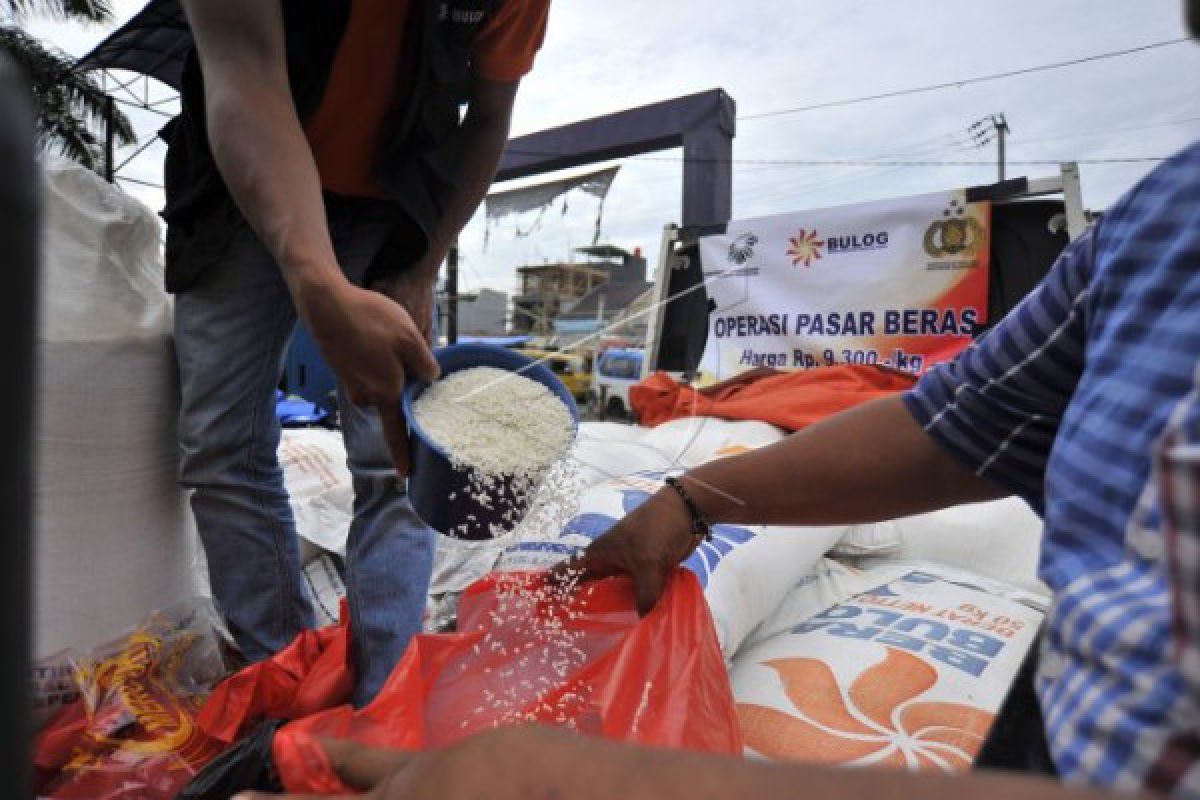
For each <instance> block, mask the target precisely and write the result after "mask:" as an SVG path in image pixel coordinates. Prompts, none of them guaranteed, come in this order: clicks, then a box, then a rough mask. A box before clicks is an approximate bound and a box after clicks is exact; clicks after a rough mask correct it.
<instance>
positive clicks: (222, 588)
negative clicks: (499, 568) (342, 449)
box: [175, 208, 436, 705]
mask: <svg viewBox="0 0 1200 800" xmlns="http://www.w3.org/2000/svg"><path fill="white" fill-rule="evenodd" d="M335 211H336V209H335V208H331V213H330V233H331V234H332V236H333V240H334V248H335V250H336V252H337V256H338V260H339V262H340V263H341V265H342V269H343V271H345V272H346V274H347V277H349V278H350V279H351V280H352V281H355V282H356V283H360V284H361V282H362V280H363V276H364V275H365V274H366V271H367V268H368V266H369V265H370V264H371V262H372V260H373V259H374V258H375V255H376V254H377V252H378V251H379V248H380V245H381V243H382V241H383V239H384V238H385V237H386V236H387V233H388V231H389V226H388V224H387V222H386V221H385V220H382V219H380V218H378V217H375V218H372V216H371V215H370V214H353V213H341V214H339V213H335ZM295 327H296V311H295V308H294V306H293V305H292V300H291V296H290V295H289V294H288V291H287V287H286V285H285V284H284V281H283V278H282V276H281V274H280V271H279V268H278V267H277V266H276V264H275V262H274V260H273V259H272V258H271V256H270V254H269V253H268V252H267V250H266V249H265V248H264V247H263V246H262V244H261V243H260V242H259V240H258V238H257V237H256V236H255V234H254V233H253V232H252V231H251V230H250V229H249V228H245V227H244V228H243V229H242V230H241V231H239V233H238V234H237V236H236V237H235V238H234V240H233V242H232V243H231V245H230V247H229V251H228V253H227V254H226V256H225V258H223V259H222V260H221V261H220V263H219V264H218V265H214V266H213V267H211V268H210V269H208V270H207V271H206V272H204V273H203V274H202V275H201V276H200V278H199V280H197V282H196V283H195V284H194V285H192V286H191V287H189V288H188V289H187V290H186V291H184V292H181V293H180V294H179V295H177V297H176V302H175V347H176V351H177V355H178V359H179V368H180V381H181V387H182V410H181V414H180V421H179V438H180V442H181V446H182V464H181V482H182V483H183V485H184V486H185V487H186V488H188V489H192V490H193V493H192V500H191V502H192V511H193V513H194V514H195V517H196V526H197V528H198V530H199V533H200V539H201V541H202V543H203V545H204V550H205V554H206V556H207V558H208V567H209V573H210V576H211V578H210V579H211V583H212V591H213V598H214V600H215V602H216V605H217V608H218V610H219V611H220V612H221V615H222V616H223V618H224V619H225V621H226V624H227V625H228V627H229V630H230V632H231V633H232V634H233V636H234V639H235V640H236V641H237V643H238V645H239V646H240V647H241V649H242V650H243V652H244V653H245V655H246V656H247V657H248V658H250V659H251V660H253V661H258V660H261V659H263V658H266V657H267V656H269V655H271V654H273V653H275V652H276V651H278V650H279V649H280V648H282V647H283V646H284V645H286V644H288V643H289V642H290V641H291V640H292V639H293V638H295V636H296V634H298V633H299V632H300V631H301V630H303V629H305V628H308V627H311V626H312V625H313V612H312V607H311V605H310V603H309V599H308V597H307V595H306V593H305V590H304V588H303V583H302V580H301V574H300V566H301V565H300V562H299V553H298V548H297V543H296V527H295V521H294V520H293V518H292V511H291V507H290V506H289V505H288V496H287V492H286V490H285V489H284V485H283V470H282V469H281V468H280V466H279V462H278V459H277V457H276V450H277V448H278V446H279V438H280V426H279V421H278V419H277V418H276V416H275V402H274V392H275V387H276V386H277V385H278V384H279V380H280V377H281V375H282V372H283V363H284V358H285V355H286V353H287V349H288V344H289V342H290V341H291V337H292V333H293V331H294V329H295ZM338 402H339V405H340V411H341V417H342V429H343V433H344V435H345V441H346V450H347V453H348V459H347V461H348V465H349V468H350V473H351V475H352V476H353V481H354V521H353V523H352V525H351V527H350V534H349V539H348V541H347V545H346V589H347V594H348V598H349V601H350V621H351V630H352V633H353V637H352V638H353V655H354V659H355V667H356V670H357V675H358V681H357V684H356V687H355V692H354V698H353V699H354V702H355V703H356V704H358V705H362V704H364V703H366V702H367V701H369V700H370V699H371V698H372V697H374V696H375V694H376V692H378V690H379V688H380V687H381V686H382V685H383V683H384V681H385V680H386V679H387V677H388V675H389V674H390V673H391V671H392V668H393V667H394V666H395V665H396V662H397V661H398V660H399V659H400V656H401V655H403V653H404V649H405V647H407V645H408V641H409V639H410V638H411V637H412V636H413V634H414V633H416V632H417V631H418V630H419V629H420V625H421V615H422V613H423V611H424V608H425V598H426V592H427V590H428V587H429V578H430V573H431V571H432V567H433V550H434V536H436V534H435V533H434V532H433V531H432V530H431V529H430V528H428V527H427V526H426V525H425V524H424V523H423V522H422V521H421V520H420V518H419V517H417V515H416V513H415V512H414V511H413V509H412V505H411V504H410V503H409V501H408V497H407V495H406V494H405V493H404V492H403V491H402V489H400V488H398V485H397V481H396V474H395V470H394V469H393V466H392V460H391V456H390V454H389V452H388V449H387V446H386V444H385V442H384V439H383V434H382V428H381V426H380V422H379V417H378V415H377V414H376V412H375V411H374V410H372V409H366V408H361V407H358V406H355V405H353V404H351V403H350V402H349V401H348V400H347V399H346V397H345V395H344V394H343V393H342V392H341V391H339V392H338Z"/></svg>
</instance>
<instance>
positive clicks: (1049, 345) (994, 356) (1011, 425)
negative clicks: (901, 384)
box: [904, 228, 1095, 513]
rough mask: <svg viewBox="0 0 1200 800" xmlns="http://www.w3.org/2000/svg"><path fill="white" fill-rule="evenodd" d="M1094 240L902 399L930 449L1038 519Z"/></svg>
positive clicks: (1080, 325)
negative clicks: (932, 444)
mask: <svg viewBox="0 0 1200 800" xmlns="http://www.w3.org/2000/svg"><path fill="white" fill-rule="evenodd" d="M1094 233H1095V229H1094V228H1093V230H1091V231H1089V232H1088V233H1086V234H1085V235H1083V236H1081V237H1080V238H1079V239H1076V240H1075V241H1074V242H1072V243H1071V244H1070V245H1068V246H1067V248H1066V249H1065V250H1064V251H1063V252H1062V254H1061V255H1060V256H1059V257H1058V260H1057V261H1056V262H1055V264H1054V266H1053V267H1052V268H1051V270H1050V272H1049V274H1048V275H1047V276H1046V278H1045V279H1044V280H1043V281H1042V283H1041V284H1040V285H1039V286H1038V287H1037V288H1036V289H1035V290H1034V291H1033V292H1031V293H1030V294H1029V295H1028V296H1027V297H1026V298H1025V299H1024V301H1022V302H1021V304H1020V305H1018V306H1017V307H1016V308H1015V309H1013V310H1012V312H1011V313H1009V314H1008V316H1007V317H1005V318H1004V319H1003V320H1001V321H1000V322H999V324H997V325H996V327H994V328H993V329H992V330H991V331H989V332H988V333H987V335H985V336H984V337H982V338H981V339H980V340H978V341H977V342H975V344H973V345H972V346H971V347H970V348H968V349H967V350H965V351H964V352H963V353H962V354H961V355H960V356H959V357H958V358H957V359H955V360H954V361H951V362H947V363H945V364H940V365H938V366H936V367H934V368H933V369H931V370H930V371H929V372H927V373H926V374H925V376H924V377H923V378H922V379H921V380H920V382H918V383H917V385H916V386H915V387H913V389H912V390H911V391H910V392H909V393H908V394H907V395H906V396H905V398H904V402H905V405H906V406H907V407H908V410H909V413H911V414H912V415H913V417H914V418H915V419H916V420H917V422H918V423H920V425H921V426H922V427H923V428H924V429H925V431H926V432H928V433H929V435H930V436H932V437H933V438H934V440H935V441H937V442H938V443H939V444H940V445H941V446H943V447H944V448H946V449H947V450H948V451H949V452H950V453H951V454H952V455H954V456H955V457H956V458H958V459H960V460H961V461H963V462H964V463H966V464H967V465H968V466H970V467H971V469H973V470H974V471H975V472H976V474H978V475H980V476H982V477H985V478H988V479H989V480H992V481H994V482H995V483H997V484H999V485H1001V486H1003V487H1004V488H1006V489H1008V490H1010V491H1012V492H1014V493H1016V494H1018V495H1020V496H1021V497H1023V498H1024V499H1025V500H1026V501H1028V502H1029V504H1030V505H1031V506H1033V507H1034V508H1035V509H1037V510H1038V512H1039V513H1040V512H1041V511H1042V510H1043V507H1044V497H1043V481H1044V474H1045V469H1046V461H1047V459H1048V458H1049V455H1050V448H1051V446H1052V445H1053V444H1054V437H1055V435H1056V434H1057V432H1058V426H1059V423H1060V422H1061V420H1062V415H1063V412H1064V411H1065V410H1066V407H1067V403H1068V401H1069V400H1070V399H1071V395H1072V394H1073V393H1074V391H1075V386H1076V384H1077V383H1078V382H1079V376H1080V374H1081V373H1082V371H1083V362H1084V342H1085V333H1086V330H1085V326H1086V319H1085V314H1086V305H1085V304H1086V301H1087V293H1088V285H1089V280H1090V277H1091V274H1092V253H1093V241H1094Z"/></svg>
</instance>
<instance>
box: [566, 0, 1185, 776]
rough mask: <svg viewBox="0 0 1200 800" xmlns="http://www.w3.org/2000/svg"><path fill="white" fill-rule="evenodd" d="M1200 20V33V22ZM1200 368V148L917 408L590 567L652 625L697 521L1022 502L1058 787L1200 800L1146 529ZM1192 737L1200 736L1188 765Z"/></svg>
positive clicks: (1156, 521)
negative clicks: (1163, 442)
mask: <svg viewBox="0 0 1200 800" xmlns="http://www.w3.org/2000/svg"><path fill="white" fill-rule="evenodd" d="M1187 11H1188V19H1189V24H1190V25H1191V26H1192V28H1193V33H1195V31H1196V29H1197V27H1198V26H1200V2H1197V0H1191V2H1189V3H1188V5H1187ZM1198 361H1200V142H1198V143H1196V144H1193V145H1192V146H1190V147H1188V148H1186V149H1184V150H1183V151H1182V152H1180V153H1179V154H1177V155H1175V156H1174V157H1172V158H1170V159H1168V160H1167V161H1165V162H1164V163H1162V164H1161V165H1159V166H1158V167H1157V168H1156V169H1155V170H1154V171H1152V172H1151V173H1150V174H1149V175H1148V176H1146V177H1145V178H1144V179H1143V180H1142V181H1141V182H1140V183H1138V184H1137V185H1136V186H1135V187H1134V188H1133V189H1132V190H1130V191H1129V192H1128V194H1126V195H1125V196H1124V197H1123V198H1121V200H1120V201H1118V202H1117V203H1116V205H1114V206H1113V207H1112V208H1111V209H1110V210H1109V211H1108V212H1107V213H1106V214H1105V215H1104V217H1103V219H1101V220H1100V221H1099V222H1097V223H1096V224H1095V225H1094V226H1093V227H1092V228H1091V229H1090V230H1089V231H1088V232H1087V233H1086V234H1085V235H1083V236H1081V237H1080V238H1079V239H1077V240H1076V241H1074V242H1072V243H1071V244H1070V245H1069V246H1068V247H1067V249H1066V250H1065V251H1064V252H1063V253H1062V255H1061V256H1060V257H1059V259H1058V260H1057V262H1056V263H1055V265H1054V266H1053V268H1052V269H1051V271H1050V273H1049V274H1048V275H1047V277H1046V278H1045V280H1044V281H1043V282H1042V283H1041V285H1040V286H1039V287H1038V288H1037V289H1036V290H1035V291H1034V292H1032V293H1031V294H1030V295H1029V296H1028V297H1027V298H1025V300H1024V301H1023V302H1022V303H1021V304H1020V305H1019V306H1018V307H1017V308H1016V309H1015V310H1014V311H1013V312H1012V313H1010V314H1009V315H1008V316H1007V317H1006V318H1005V319H1003V320H1002V321H1001V322H1000V323H999V324H998V325H997V326H996V327H995V328H994V329H993V330H992V331H990V332H989V333H988V334H987V335H986V336H984V337H982V338H981V339H980V340H978V341H977V342H976V343H975V344H974V345H973V346H972V347H970V348H968V349H967V350H966V351H965V352H964V353H962V354H961V356H960V357H959V358H957V359H956V360H955V361H952V362H949V363H946V364H943V365H940V366H938V367H935V368H934V369H932V370H930V371H929V372H928V373H927V374H926V375H925V376H924V377H923V378H922V380H921V381H920V382H919V383H918V384H917V386H916V387H915V388H914V389H913V390H912V391H911V392H909V393H907V394H905V395H903V396H898V397H895V398H888V399H883V400H878V401H875V402H872V403H869V404H866V405H864V406H860V407H858V408H856V409H853V410H851V411H849V412H846V413H844V414H841V415H838V416H836V417H833V418H831V419H828V420H826V421H825V422H823V423H821V424H818V425H815V426H813V427H811V428H808V429H806V430H804V431H802V432H800V433H797V434H795V435H793V436H792V437H790V438H789V439H787V440H785V441H784V442H781V443H780V444H777V445H775V446H773V447H770V448H765V449H762V450H758V451H754V452H752V453H747V454H744V455H741V456H737V457H734V458H728V459H724V460H722V461H718V462H714V463H711V464H707V465H704V466H701V467H699V468H697V469H695V470H692V471H691V472H689V473H687V474H685V475H684V476H682V477H681V479H680V482H681V485H682V486H683V487H684V492H683V493H682V494H681V493H680V492H679V491H677V490H674V489H672V488H669V487H664V489H663V490H662V491H661V492H660V493H659V494H658V495H656V496H655V498H654V499H653V500H651V501H649V502H647V503H646V504H645V505H643V506H641V507H640V508H638V509H637V510H636V511H634V512H633V513H631V514H630V515H629V516H627V517H626V518H625V519H624V520H622V522H621V523H619V524H618V525H617V526H615V527H614V528H613V529H612V530H610V531H609V532H608V533H607V534H606V535H605V536H603V537H601V538H600V539H598V540H596V541H595V542H594V543H593V545H592V546H591V547H590V548H589V549H588V551H587V552H586V553H585V554H584V555H583V557H582V559H581V560H579V561H577V562H576V563H574V564H573V565H571V569H580V568H582V569H584V570H586V571H587V572H588V573H590V574H592V575H608V574H613V573H629V574H631V575H632V576H633V578H634V582H635V584H636V586H637V590H638V598H639V604H640V605H641V607H642V608H643V610H645V609H648V608H649V607H651V606H652V605H653V604H654V602H655V601H656V600H657V598H658V596H659V594H660V592H661V589H662V584H663V580H664V577H665V575H666V572H667V570H668V569H669V568H670V567H672V566H673V565H674V564H676V563H677V562H678V561H679V560H680V559H681V558H682V557H684V556H686V555H687V553H689V552H690V549H691V547H692V543H693V538H694V537H693V526H694V520H693V516H694V514H695V513H697V512H698V513H699V514H701V515H702V516H703V517H704V518H705V519H707V520H709V521H712V522H718V521H719V522H728V523H742V524H746V523H767V524H770V523H778V524H784V523H788V524H813V525H820V524H834V523H851V522H854V523H857V522H870V521H875V520H883V519H888V518H893V517H898V516H904V515H908V514H915V513H919V512H924V511H930V510H933V509H937V508H942V507H945V506H948V505H952V504H957V503H964V502H971V501H979V500H987V499H995V498H999V497H1003V496H1008V495H1012V494H1016V495H1018V496H1020V497H1022V498H1023V499H1024V500H1025V501H1026V502H1028V503H1029V505H1030V506H1031V507H1033V508H1034V509H1035V510H1036V511H1037V512H1038V513H1039V514H1041V515H1042V517H1043V519H1044V538H1043V546H1042V552H1041V561H1040V568H1039V574H1040V577H1041V578H1042V579H1043V580H1044V581H1045V582H1046V583H1047V584H1048V585H1049V586H1050V588H1051V589H1052V590H1053V592H1054V604H1053V607H1052V609H1051V611H1050V613H1049V615H1048V617H1047V620H1046V625H1045V633H1044V636H1043V642H1042V646H1041V655H1040V659H1039V664H1038V670H1037V674H1036V680H1035V686H1036V689H1037V695H1038V698H1039V700H1040V706H1041V711H1042V713H1043V715H1044V725H1045V733H1046V744H1047V745H1048V748H1049V755H1050V759H1049V760H1050V761H1051V762H1052V769H1053V770H1055V771H1056V772H1057V773H1058V774H1059V775H1060V776H1061V777H1062V778H1063V779H1065V780H1068V781H1072V782H1080V783H1087V784H1091V785H1095V786H1104V787H1114V788H1121V789H1138V788H1149V789H1155V790H1159V791H1168V792H1169V791H1178V792H1182V793H1184V794H1189V795H1192V796H1200V766H1193V764H1197V765H1200V760H1198V759H1200V724H1198V719H1197V717H1196V716H1195V715H1194V714H1192V713H1191V711H1190V708H1191V707H1190V705H1189V703H1188V702H1185V701H1187V700H1189V699H1190V697H1193V696H1195V697H1197V698H1200V670H1192V671H1190V672H1189V671H1188V670H1185V669H1183V668H1181V666H1180V663H1179V661H1178V659H1177V658H1176V657H1175V653H1174V650H1173V648H1172V644H1171V641H1172V640H1171V630H1172V618H1171V601H1170V598H1171V586H1170V581H1171V573H1170V571H1169V570H1168V569H1166V567H1165V566H1164V552H1165V547H1164V536H1163V531H1162V525H1161V518H1162V517H1163V512H1162V509H1161V507H1160V506H1161V503H1160V504H1159V506H1157V507H1152V508H1150V509H1149V511H1147V512H1146V513H1145V514H1144V515H1143V516H1142V517H1141V518H1139V520H1138V521H1139V523H1140V524H1133V523H1134V519H1133V516H1134V510H1135V508H1136V507H1137V505H1138V499H1139V497H1141V496H1142V495H1143V493H1144V492H1145V491H1146V487H1147V484H1148V481H1149V479H1150V476H1151V465H1152V455H1153V452H1154V445H1155V443H1156V442H1157V441H1158V440H1159V438H1160V437H1161V436H1162V434H1163V431H1164V427H1165V426H1166V424H1167V421H1168V418H1169V416H1170V414H1171V413H1172V409H1174V408H1175V407H1176V406H1177V405H1178V404H1179V403H1180V402H1181V401H1182V400H1183V399H1184V398H1185V397H1186V396H1187V395H1188V393H1189V392H1190V391H1191V390H1192V388H1193V382H1194V377H1195V373H1196V370H1197V364H1198ZM1197 491H1200V487H1197ZM689 505H690V506H694V508H689ZM1197 535H1198V536H1200V532H1198V533H1197ZM1197 591H1200V587H1197ZM1181 732H1187V733H1188V734H1190V736H1191V738H1190V740H1188V743H1187V745H1186V746H1185V747H1182V749H1181V745H1180V744H1179V742H1180V737H1179V734H1180V733H1181ZM1168 742H1174V744H1173V745H1172V751H1171V752H1172V755H1171V756H1170V757H1169V759H1168V760H1171V762H1172V766H1171V767H1170V768H1169V769H1166V768H1164V766H1163V763H1162V759H1163V758H1167V757H1166V756H1164V749H1165V748H1166V747H1167V743H1168ZM1181 753H1183V755H1181Z"/></svg>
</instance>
